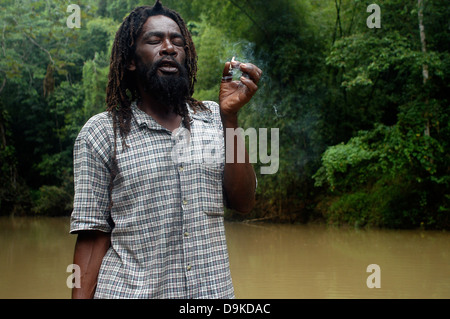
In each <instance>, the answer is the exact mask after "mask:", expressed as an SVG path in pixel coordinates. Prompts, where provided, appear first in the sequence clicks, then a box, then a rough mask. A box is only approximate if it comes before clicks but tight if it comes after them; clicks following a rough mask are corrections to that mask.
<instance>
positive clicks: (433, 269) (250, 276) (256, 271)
mask: <svg viewBox="0 0 450 319" xmlns="http://www.w3.org/2000/svg"><path fill="white" fill-rule="evenodd" d="M68 231H69V220H68V218H0V298H69V297H70V290H69V289H68V288H67V286H66V279H67V277H68V275H69V273H67V272H66V267H67V265H69V264H71V263H72V256H73V248H74V244H75V239H76V238H75V236H71V235H69V234H68ZM226 233H227V240H228V247H229V253H230V263H231V271H232V276H233V282H234V285H235V290H236V297H238V298H450V267H449V266H450V253H449V243H450V234H449V233H446V232H431V231H390V230H354V229H336V228H327V227H323V226H316V225H307V226H303V225H271V224H243V223H226ZM369 264H378V265H379V266H380V267H381V288H379V289H376V288H373V289H369V288H368V287H367V285H366V279H367V277H368V276H369V275H370V274H369V273H367V272H366V268H367V266H368V265H369Z"/></svg>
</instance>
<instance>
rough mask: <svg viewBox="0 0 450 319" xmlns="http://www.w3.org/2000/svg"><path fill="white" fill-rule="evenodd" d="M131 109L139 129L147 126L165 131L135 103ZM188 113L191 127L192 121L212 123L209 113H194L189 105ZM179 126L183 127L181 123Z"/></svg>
mask: <svg viewBox="0 0 450 319" xmlns="http://www.w3.org/2000/svg"><path fill="white" fill-rule="evenodd" d="M131 109H132V112H133V116H134V118H135V120H136V122H137V124H138V126H139V127H142V126H147V127H148V128H149V129H151V130H166V129H165V128H164V127H163V126H162V125H160V124H159V123H158V122H156V121H155V119H154V118H153V117H151V116H150V115H148V114H147V113H145V112H144V111H142V110H141V109H140V108H139V107H138V106H137V104H136V102H133V103H132V104H131ZM188 111H189V117H190V123H191V125H192V124H193V123H194V120H200V121H203V122H206V123H211V122H212V114H211V112H209V111H203V110H201V111H194V110H193V109H192V108H191V107H190V106H189V105H188ZM181 125H183V121H182V122H181Z"/></svg>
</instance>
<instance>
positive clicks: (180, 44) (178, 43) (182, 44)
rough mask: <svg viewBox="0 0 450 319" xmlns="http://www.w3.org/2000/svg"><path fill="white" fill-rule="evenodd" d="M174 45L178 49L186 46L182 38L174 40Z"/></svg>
mask: <svg viewBox="0 0 450 319" xmlns="http://www.w3.org/2000/svg"><path fill="white" fill-rule="evenodd" d="M172 43H173V44H174V45H176V46H178V47H182V46H184V41H183V39H181V38H175V39H173V40H172Z"/></svg>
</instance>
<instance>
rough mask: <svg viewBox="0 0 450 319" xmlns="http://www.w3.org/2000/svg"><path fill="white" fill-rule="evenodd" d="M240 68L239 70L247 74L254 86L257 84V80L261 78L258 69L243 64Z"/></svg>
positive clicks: (254, 66) (248, 64)
mask: <svg viewBox="0 0 450 319" xmlns="http://www.w3.org/2000/svg"><path fill="white" fill-rule="evenodd" d="M240 66H241V70H242V71H243V72H244V73H247V74H248V75H249V76H250V78H251V79H252V80H253V81H254V82H255V83H256V84H257V83H258V82H259V79H260V78H261V75H262V71H261V69H260V68H258V67H257V66H256V65H254V64H251V63H243V64H241V65H240Z"/></svg>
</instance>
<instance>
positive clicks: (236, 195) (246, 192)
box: [222, 116, 256, 213]
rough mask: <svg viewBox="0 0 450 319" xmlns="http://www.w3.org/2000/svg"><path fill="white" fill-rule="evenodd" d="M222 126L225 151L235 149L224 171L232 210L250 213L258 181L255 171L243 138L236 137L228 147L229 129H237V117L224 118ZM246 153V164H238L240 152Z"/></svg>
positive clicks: (225, 185) (227, 196)
mask: <svg viewBox="0 0 450 319" xmlns="http://www.w3.org/2000/svg"><path fill="white" fill-rule="evenodd" d="M222 124H223V129H224V134H225V150H228V148H227V147H232V148H234V150H233V154H234V157H235V158H234V159H233V162H231V163H227V162H226V163H225V169H224V177H223V179H224V189H225V194H226V198H227V202H228V205H229V206H230V208H232V209H235V210H237V211H239V212H241V213H249V212H250V211H251V210H252V208H253V206H254V205H255V190H256V179H255V176H256V175H255V171H254V170H253V166H252V164H251V163H250V161H249V156H248V153H247V150H246V149H245V143H244V139H243V138H242V136H239V135H234V134H233V135H234V137H233V144H234V145H230V146H229V145H227V144H226V143H227V142H226V141H227V134H230V132H228V133H227V128H231V129H233V130H232V132H233V131H234V129H236V128H237V127H238V126H237V116H234V117H233V116H231V117H230V116H228V117H226V116H222ZM241 150H244V151H245V162H244V163H237V156H238V152H240V151H241Z"/></svg>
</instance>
